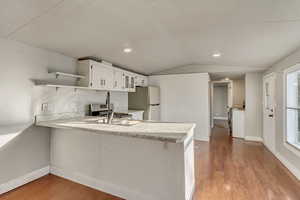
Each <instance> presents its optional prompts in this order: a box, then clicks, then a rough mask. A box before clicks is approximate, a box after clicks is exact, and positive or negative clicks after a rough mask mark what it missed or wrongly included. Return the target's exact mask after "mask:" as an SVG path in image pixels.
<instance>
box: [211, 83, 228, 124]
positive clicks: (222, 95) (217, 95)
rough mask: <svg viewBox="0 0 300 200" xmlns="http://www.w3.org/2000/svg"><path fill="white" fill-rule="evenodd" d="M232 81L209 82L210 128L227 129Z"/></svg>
mask: <svg viewBox="0 0 300 200" xmlns="http://www.w3.org/2000/svg"><path fill="white" fill-rule="evenodd" d="M231 86H232V81H230V80H228V81H226V80H224V81H212V82H211V127H212V128H214V127H219V128H229V124H230V123H228V122H229V121H228V120H230V119H229V118H228V117H230V116H229V115H228V112H229V108H231V106H232V90H231V88H232V87H231Z"/></svg>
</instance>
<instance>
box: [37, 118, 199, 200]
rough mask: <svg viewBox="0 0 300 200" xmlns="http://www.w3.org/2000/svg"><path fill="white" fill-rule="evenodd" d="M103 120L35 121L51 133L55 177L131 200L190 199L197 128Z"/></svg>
mask: <svg viewBox="0 0 300 200" xmlns="http://www.w3.org/2000/svg"><path fill="white" fill-rule="evenodd" d="M99 120H100V121H101V119H100V118H99V117H79V118H71V119H62V120H50V121H49V120H48V121H39V122H37V125H38V126H44V127H50V128H51V173H52V174H55V175H58V176H62V177H65V178H67V179H70V180H73V181H75V182H78V183H81V184H84V185H87V186H90V187H93V188H95V189H99V190H101V191H104V192H107V193H110V194H113V195H116V196H119V197H122V198H124V199H127V200H183V199H184V200H190V199H192V194H193V190H194V185H195V178H194V142H193V134H194V128H195V125H194V124H190V123H163V122H151V121H127V123H126V125H124V124H122V123H119V124H118V123H114V124H105V123H100V122H99Z"/></svg>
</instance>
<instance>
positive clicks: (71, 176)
mask: <svg viewBox="0 0 300 200" xmlns="http://www.w3.org/2000/svg"><path fill="white" fill-rule="evenodd" d="M50 173H51V174H53V175H56V176H59V177H62V178H65V179H68V180H70V181H73V182H76V183H79V184H82V185H85V186H88V187H91V188H93V189H95V190H99V191H105V192H106V193H109V194H112V195H115V196H118V197H120V198H124V199H132V200H137V199H145V200H154V199H155V197H151V196H150V195H147V194H144V193H143V194H140V193H138V192H135V191H132V190H129V189H127V188H125V187H120V186H118V185H114V184H111V183H107V182H103V181H100V180H98V179H95V178H93V177H89V176H86V175H83V174H79V173H75V172H70V171H67V170H64V169H61V168H58V167H54V166H51V168H50Z"/></svg>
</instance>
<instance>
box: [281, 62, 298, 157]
mask: <svg viewBox="0 0 300 200" xmlns="http://www.w3.org/2000/svg"><path fill="white" fill-rule="evenodd" d="M298 70H300V64H299V63H297V64H295V65H293V66H291V67H289V68H287V69H285V70H284V71H283V95H282V96H283V104H282V105H283V108H282V109H283V144H284V146H285V147H286V148H287V149H288V150H289V151H291V152H292V153H294V154H295V155H297V156H298V157H299V156H300V150H299V149H298V148H297V147H296V146H293V145H292V144H290V143H288V142H287V131H286V130H287V123H286V119H287V116H286V107H287V105H286V97H287V89H286V87H287V75H288V74H289V73H292V72H295V71H298Z"/></svg>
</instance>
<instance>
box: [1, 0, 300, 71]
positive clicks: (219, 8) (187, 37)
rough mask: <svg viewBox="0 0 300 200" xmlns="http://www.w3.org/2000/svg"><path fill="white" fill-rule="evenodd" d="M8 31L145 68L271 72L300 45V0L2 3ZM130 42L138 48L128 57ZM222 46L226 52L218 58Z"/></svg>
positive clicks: (47, 45)
mask: <svg viewBox="0 0 300 200" xmlns="http://www.w3.org/2000/svg"><path fill="white" fill-rule="evenodd" d="M0 3H1V4H0V5H1V6H0V36H1V37H5V38H9V39H14V40H18V41H21V42H25V43H27V44H30V45H34V46H38V47H42V48H46V49H51V50H54V51H57V52H60V53H63V54H65V55H68V56H72V57H75V58H79V57H84V56H97V57H100V58H103V59H106V60H108V61H112V62H114V63H116V64H120V65H122V66H126V67H128V68H130V69H132V70H135V71H138V72H143V73H147V74H149V73H155V72H159V71H164V70H167V69H170V68H173V67H177V66H184V65H189V64H196V65H197V66H198V67H199V68H201V66H203V65H205V66H207V65H215V66H218V68H219V69H220V71H219V72H222V71H224V70H223V68H224V67H225V68H226V66H239V67H238V70H239V71H243V69H244V68H246V69H247V70H248V69H250V70H251V69H252V68H253V70H257V69H266V68H268V67H269V66H270V65H271V64H273V63H274V62H275V61H277V60H279V59H281V58H282V57H283V56H286V55H287V54H289V53H290V52H292V51H293V50H295V49H296V48H297V47H298V46H299V45H300V37H299V36H300V1H299V0H226V1H225V0H223V1H221V0H0ZM124 47H131V48H133V52H132V53H130V54H125V53H123V52H122V49H123V48H124ZM216 51H219V52H221V53H222V57H221V58H218V59H215V58H212V57H211V54H212V53H213V52H216Z"/></svg>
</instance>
